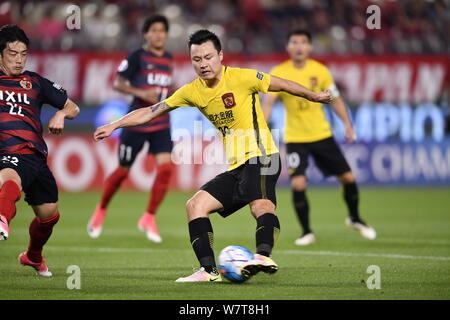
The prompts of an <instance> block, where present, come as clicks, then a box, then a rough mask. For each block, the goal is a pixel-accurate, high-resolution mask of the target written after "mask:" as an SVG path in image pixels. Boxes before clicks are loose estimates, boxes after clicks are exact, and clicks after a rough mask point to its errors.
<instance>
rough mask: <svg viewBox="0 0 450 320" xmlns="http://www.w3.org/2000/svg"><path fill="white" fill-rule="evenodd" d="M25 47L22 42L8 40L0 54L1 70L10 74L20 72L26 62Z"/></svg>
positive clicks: (13, 74) (14, 74)
mask: <svg viewBox="0 0 450 320" xmlns="http://www.w3.org/2000/svg"><path fill="white" fill-rule="evenodd" d="M27 49H28V48H27V46H26V45H25V43H23V42H20V41H15V42H8V43H7V44H6V47H5V49H3V52H2V54H1V56H0V64H1V68H2V71H3V72H5V73H6V74H7V75H11V76H16V75H19V74H21V73H22V71H23V68H25V64H26V62H27Z"/></svg>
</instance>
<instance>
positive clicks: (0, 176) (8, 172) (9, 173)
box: [0, 168, 22, 190]
mask: <svg viewBox="0 0 450 320" xmlns="http://www.w3.org/2000/svg"><path fill="white" fill-rule="evenodd" d="M8 181H11V182H13V183H15V184H17V186H18V187H19V189H20V190H22V180H21V179H20V176H19V174H18V173H17V172H16V171H15V170H13V169H9V168H6V169H3V170H1V171H0V187H1V186H3V184H4V183H6V182H8Z"/></svg>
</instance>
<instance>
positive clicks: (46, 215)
mask: <svg viewBox="0 0 450 320" xmlns="http://www.w3.org/2000/svg"><path fill="white" fill-rule="evenodd" d="M31 207H32V208H33V211H34V214H35V215H36V216H37V217H38V218H39V220H47V219H50V218H52V217H54V216H55V215H56V214H57V213H58V203H42V204H39V205H32V206H31Z"/></svg>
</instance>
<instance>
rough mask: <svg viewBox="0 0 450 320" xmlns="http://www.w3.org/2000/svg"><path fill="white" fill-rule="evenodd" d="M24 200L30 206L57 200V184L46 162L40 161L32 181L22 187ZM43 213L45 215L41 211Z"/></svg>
mask: <svg viewBox="0 0 450 320" xmlns="http://www.w3.org/2000/svg"><path fill="white" fill-rule="evenodd" d="M24 192H25V201H26V202H27V203H28V204H29V205H30V206H32V207H34V206H40V205H43V204H56V203H57V202H58V186H57V185H56V181H55V177H54V176H53V173H52V172H51V171H50V169H49V168H48V166H47V164H46V163H42V164H41V165H40V166H39V168H38V171H37V174H36V176H35V177H34V179H33V181H32V182H31V183H30V184H29V185H28V186H26V187H24ZM43 215H46V214H45V212H43Z"/></svg>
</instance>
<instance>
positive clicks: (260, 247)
mask: <svg viewBox="0 0 450 320" xmlns="http://www.w3.org/2000/svg"><path fill="white" fill-rule="evenodd" d="M279 234H280V222H279V221H278V217H277V216H276V215H275V214H273V213H265V214H263V215H261V216H259V218H258V219H256V253H258V254H262V255H263V256H266V257H269V256H270V254H271V252H272V248H273V245H274V243H275V241H277V239H278V235H279Z"/></svg>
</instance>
